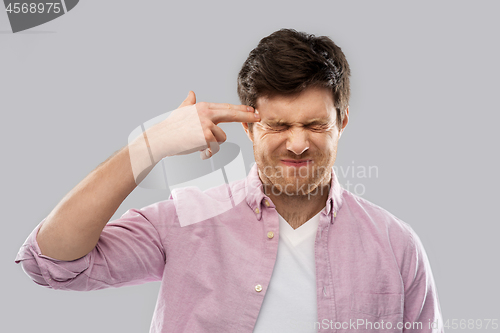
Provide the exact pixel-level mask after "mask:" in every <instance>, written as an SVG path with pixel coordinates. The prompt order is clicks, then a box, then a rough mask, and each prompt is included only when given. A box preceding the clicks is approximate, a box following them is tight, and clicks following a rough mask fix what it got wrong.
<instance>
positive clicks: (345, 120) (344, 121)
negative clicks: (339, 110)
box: [339, 105, 349, 139]
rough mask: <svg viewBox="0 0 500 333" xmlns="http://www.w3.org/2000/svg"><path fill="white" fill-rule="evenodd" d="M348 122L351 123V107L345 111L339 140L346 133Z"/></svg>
mask: <svg viewBox="0 0 500 333" xmlns="http://www.w3.org/2000/svg"><path fill="white" fill-rule="evenodd" d="M348 122H349V105H348V106H347V107H346V109H345V115H344V120H343V121H342V128H341V129H340V133H339V139H340V136H341V135H342V133H343V132H344V129H345V128H346V126H347V123H348Z"/></svg>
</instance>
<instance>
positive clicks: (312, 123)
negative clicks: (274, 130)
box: [265, 118, 329, 126]
mask: <svg viewBox="0 0 500 333" xmlns="http://www.w3.org/2000/svg"><path fill="white" fill-rule="evenodd" d="M265 123H266V124H267V125H269V126H291V123H289V122H286V121H284V120H281V119H278V120H275V119H270V120H267V121H266V122H265ZM303 124H304V126H315V125H328V124H329V122H328V120H326V119H323V118H313V119H310V120H308V121H306V122H304V123H303Z"/></svg>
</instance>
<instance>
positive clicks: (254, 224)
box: [16, 29, 442, 332]
mask: <svg viewBox="0 0 500 333" xmlns="http://www.w3.org/2000/svg"><path fill="white" fill-rule="evenodd" d="M349 75H350V70H349V66H348V63H347V61H346V59H345V56H344V54H343V53H342V51H341V49H340V48H339V47H338V46H337V45H335V44H334V43H333V42H332V41H331V40H330V39H329V38H328V37H315V36H314V35H308V34H304V33H299V32H297V31H295V30H289V29H282V30H280V31H277V32H275V33H273V34H271V35H270V36H268V37H266V38H264V39H262V40H261V41H260V43H259V45H258V46H257V47H256V48H255V49H254V50H252V52H251V53H250V55H249V57H248V59H247V60H246V62H245V63H244V65H243V67H242V69H241V71H240V73H239V76H238V94H239V97H240V100H241V102H242V103H243V104H245V105H230V104H217V103H204V102H202V103H196V97H195V95H194V93H192V92H190V93H189V95H188V97H187V98H186V100H185V101H184V102H183V103H182V104H181V106H180V108H179V109H177V110H175V111H174V112H173V113H172V115H171V116H170V117H168V118H167V119H166V120H164V121H162V122H160V123H158V124H157V125H155V126H152V127H151V128H149V129H147V130H146V131H145V132H144V133H142V134H141V135H139V136H138V137H137V138H136V139H135V140H134V141H133V142H132V143H131V144H130V145H129V146H128V147H125V148H124V149H122V150H121V151H120V152H118V153H117V154H116V155H114V156H112V157H111V158H110V159H108V160H107V161H106V162H104V163H103V164H102V165H101V166H99V167H98V168H97V169H96V170H94V171H93V172H92V173H91V174H90V175H89V176H87V177H86V178H85V179H84V180H83V181H82V182H81V183H80V184H78V185H77V186H76V187H75V189H73V190H72V191H71V192H70V193H69V194H68V195H67V196H66V197H65V198H64V199H63V200H62V201H61V203H59V204H58V205H57V206H56V208H55V209H54V210H53V211H52V212H51V213H50V214H49V216H48V217H47V218H46V219H45V220H44V221H42V222H41V223H40V224H39V225H38V226H37V228H35V230H34V231H33V232H32V234H31V235H30V236H29V237H28V239H27V241H26V243H25V244H24V245H23V247H22V248H21V250H20V252H19V254H18V256H17V258H16V262H18V263H19V262H22V263H23V268H24V269H25V271H26V272H27V274H28V275H30V276H31V278H32V279H33V280H34V281H35V282H36V283H38V284H41V285H44V286H47V287H50V288H54V289H61V290H95V289H102V288H107V287H120V286H126V285H133V284H139V283H144V282H148V281H160V280H161V281H162V285H161V289H160V294H159V297H158V301H157V305H156V309H155V314H154V318H153V322H152V324H151V332H252V331H253V332H316V331H320V332H330V331H337V332H355V331H365V332H370V331H373V332H442V328H441V327H442V323H441V321H442V320H441V314H440V309H439V303H438V298H437V293H436V288H435V284H434V280H433V277H432V273H431V270H430V266H429V262H428V259H427V257H426V254H425V251H424V249H423V247H422V244H421V243H420V241H419V239H418V237H417V236H416V234H415V233H414V232H413V230H412V229H411V228H410V227H409V226H408V225H407V224H406V223H404V222H402V221H400V220H399V219H398V218H396V217H395V216H393V215H391V214H390V213H388V212H387V211H385V210H383V209H382V208H380V207H378V206H376V205H374V204H372V203H370V202H368V201H366V200H364V199H362V198H359V197H357V196H355V195H353V194H352V193H349V192H348V191H346V190H344V189H343V188H341V186H340V185H339V183H338V180H337V178H336V176H335V173H334V172H333V169H332V167H333V165H334V163H335V158H336V151H337V145H338V141H339V139H340V136H341V134H342V132H343V131H344V129H345V127H346V125H347V123H348V117H349V108H348V102H349V94H350V90H349ZM231 121H234V122H241V123H242V124H243V128H244V130H245V132H246V133H247V134H248V136H249V138H250V140H251V141H252V142H253V148H254V155H255V161H256V165H254V167H253V168H252V170H251V172H250V174H249V175H248V177H247V178H246V179H243V180H240V181H236V182H232V183H230V184H229V189H228V188H227V186H226V185H225V184H224V185H222V186H219V187H216V188H212V189H210V190H207V191H205V192H201V191H199V190H197V189H196V188H186V189H184V190H179V191H176V192H174V193H173V196H171V198H170V199H169V200H165V201H162V202H158V203H155V204H152V205H150V206H147V207H144V208H142V209H140V210H136V209H131V210H129V211H128V212H127V213H125V214H124V215H123V216H122V217H121V218H120V219H118V220H115V221H112V222H109V223H107V222H108V221H109V219H110V218H111V216H112V215H113V214H114V212H115V211H116V209H117V208H118V207H119V205H120V204H121V202H122V201H123V200H124V199H125V197H126V196H127V195H128V194H129V193H130V192H131V191H132V190H133V189H134V188H135V186H136V183H137V182H140V181H141V180H142V178H143V177H144V175H145V174H147V172H149V170H151V168H152V167H153V166H154V165H155V164H156V163H158V162H159V161H160V160H161V159H162V158H164V157H166V156H173V155H178V154H184V153H189V152H193V151H197V150H203V153H202V156H205V157H211V156H212V155H213V154H215V153H217V151H218V149H219V145H218V143H221V142H224V141H225V140H226V135H225V133H224V132H223V131H222V130H221V129H220V127H218V126H217V124H218V123H220V122H231ZM228 193H230V195H228ZM228 202H231V207H230V208H229V209H225V210H224V209H223V210H219V211H218V213H217V214H210V212H213V211H214V208H213V207H214V206H217V205H220V204H221V203H222V204H224V203H228ZM225 207H227V206H225ZM194 221H195V222H194ZM38 231H40V232H38Z"/></svg>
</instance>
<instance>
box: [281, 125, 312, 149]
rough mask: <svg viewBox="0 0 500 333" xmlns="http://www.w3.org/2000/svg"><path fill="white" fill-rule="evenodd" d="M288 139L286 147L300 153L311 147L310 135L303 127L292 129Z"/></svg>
mask: <svg viewBox="0 0 500 333" xmlns="http://www.w3.org/2000/svg"><path fill="white" fill-rule="evenodd" d="M288 132H289V134H288V138H287V141H286V149H288V150H289V151H291V152H292V153H294V154H295V155H300V154H302V153H304V152H305V151H306V150H307V149H309V137H308V134H307V131H306V130H305V129H303V128H293V129H290V130H289V131H288Z"/></svg>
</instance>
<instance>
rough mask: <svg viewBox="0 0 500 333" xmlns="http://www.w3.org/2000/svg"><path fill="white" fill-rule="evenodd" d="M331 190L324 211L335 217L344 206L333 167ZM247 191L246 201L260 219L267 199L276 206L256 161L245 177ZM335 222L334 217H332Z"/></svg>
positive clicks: (272, 205) (270, 205) (340, 187)
mask: <svg viewBox="0 0 500 333" xmlns="http://www.w3.org/2000/svg"><path fill="white" fill-rule="evenodd" d="M330 185H331V186H330V192H329V194H328V199H327V200H326V207H325V209H323V211H322V213H324V214H325V215H330V214H332V213H333V215H334V217H335V216H336V215H337V212H338V211H339V209H340V207H342V190H343V189H342V186H341V185H340V183H339V182H338V178H337V175H336V174H335V171H334V170H333V168H332V178H331V182H330ZM245 191H246V201H247V204H248V206H249V207H250V208H251V209H252V210H253V211H255V212H257V216H258V218H259V220H260V217H261V213H260V211H261V210H262V204H263V203H264V202H265V201H267V202H268V203H269V206H268V207H273V208H274V207H275V206H274V204H273V203H272V201H271V199H269V197H268V196H267V195H265V194H264V190H263V186H262V182H261V180H260V178H259V173H258V168H257V164H256V163H254V165H253V166H252V168H251V169H250V172H249V174H248V176H247V178H246V179H245ZM331 221H332V223H333V219H331Z"/></svg>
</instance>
